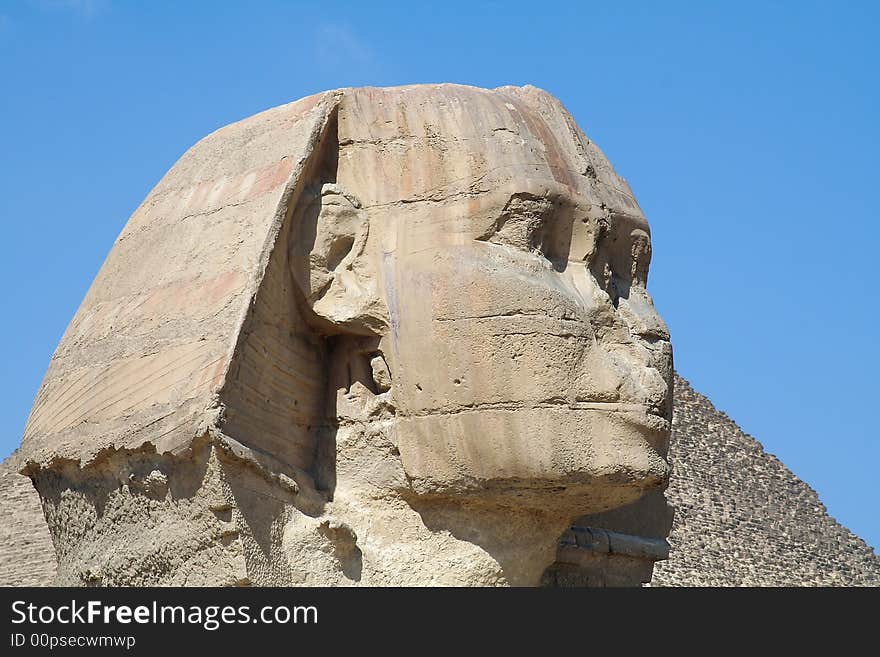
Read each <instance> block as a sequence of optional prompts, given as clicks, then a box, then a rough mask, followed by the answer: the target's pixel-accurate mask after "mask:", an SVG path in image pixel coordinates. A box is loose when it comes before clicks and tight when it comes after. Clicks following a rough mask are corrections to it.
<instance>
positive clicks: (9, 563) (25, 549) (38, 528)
mask: <svg viewBox="0 0 880 657" xmlns="http://www.w3.org/2000/svg"><path fill="white" fill-rule="evenodd" d="M16 456H17V455H16V454H13V455H12V456H10V457H9V458H8V459H6V460H5V461H3V463H0V586H48V585H51V584H52V582H53V581H54V579H55V562H56V560H55V549H54V548H53V547H52V537H51V536H50V535H49V528H48V527H47V526H46V521H45V519H44V518H43V509H42V508H41V507H40V496H39V495H38V494H37V491H36V490H34V486H33V484H32V483H31V481H30V479H28V478H27V477H25V476H24V475H20V474H19V473H18V471H17V468H16V466H17V465H19V462H18V459H17V458H16Z"/></svg>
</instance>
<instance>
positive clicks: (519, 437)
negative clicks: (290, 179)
mask: <svg viewBox="0 0 880 657" xmlns="http://www.w3.org/2000/svg"><path fill="white" fill-rule="evenodd" d="M365 93H366V92H365ZM375 93H380V90H375ZM457 93H458V94H461V92H460V91H459V92H457ZM483 93H484V94H485V93H486V92H483ZM361 100H362V102H360V103H356V104H354V105H355V107H354V108H351V107H350V108H349V109H346V108H345V107H343V109H342V110H340V128H339V130H340V143H341V144H342V145H341V146H340V150H339V170H338V171H339V175H338V178H337V182H338V185H339V187H340V188H342V189H345V190H346V191H347V193H351V194H352V195H353V196H354V197H357V198H358V199H359V202H360V203H361V204H362V206H363V207H362V208H361V211H362V212H364V213H365V215H366V216H367V217H368V219H367V220H368V223H369V239H368V240H366V248H365V250H364V254H363V258H364V259H367V260H369V262H370V264H369V266H368V267H367V269H370V270H372V271H374V272H375V275H374V278H375V285H374V290H375V291H374V294H376V295H378V296H379V297H381V299H382V301H383V305H384V307H385V308H386V309H387V328H386V329H385V330H384V332H383V335H382V337H381V343H380V346H381V351H382V354H383V357H384V359H385V361H386V362H387V364H388V366H389V368H390V375H391V379H392V382H393V385H392V394H393V398H394V406H395V409H396V416H395V421H394V424H393V433H394V436H393V440H394V442H395V443H396V444H397V446H398V449H399V451H400V458H401V460H402V463H403V467H404V470H405V472H406V475H407V480H408V485H409V486H410V487H411V490H412V492H414V493H415V494H417V495H419V496H423V497H425V498H432V497H438V498H449V497H453V498H461V499H467V500H470V501H473V502H478V503H485V504H493V505H502V506H505V505H514V506H519V507H529V508H535V509H547V508H553V509H555V510H564V509H568V508H569V507H570V509H571V510H572V512H576V513H582V512H586V511H587V510H593V509H596V510H601V509H604V508H610V507H613V506H617V505H619V504H625V503H628V502H630V501H633V500H634V499H636V498H638V497H639V496H640V495H641V494H642V493H643V492H644V491H645V490H646V489H649V488H653V487H658V486H662V485H663V484H664V483H665V481H666V478H667V475H668V466H667V464H666V461H665V459H664V457H665V454H666V448H667V443H668V437H669V431H670V420H671V398H670V395H671V390H672V387H671V375H672V362H671V359H672V352H671V347H670V344H669V335H668V333H667V330H666V327H665V326H664V324H663V321H662V320H661V319H660V317H659V316H658V315H657V313H656V312H655V310H654V307H653V303H652V301H651V298H650V296H649V295H648V293H647V291H646V289H645V285H646V282H647V275H648V267H649V264H650V258H651V244H650V230H649V227H648V224H647V221H646V220H645V218H644V217H643V216H642V214H641V212H640V210H638V206H637V205H636V204H635V202H634V201H633V202H632V203H630V204H628V205H625V206H624V207H622V208H621V209H619V210H618V209H614V208H610V207H609V205H608V204H607V203H605V202H603V197H602V190H601V189H600V190H598V191H597V185H599V184H601V181H599V183H597V182H596V180H594V179H593V178H591V177H590V176H589V175H586V174H582V175H575V174H574V173H573V172H575V171H577V170H578V169H580V170H581V171H584V170H585V167H584V165H583V163H582V162H581V163H579V162H575V161H573V160H574V159H575V158H576V157H578V153H577V144H574V145H573V146H570V147H567V146H566V145H565V144H560V143H559V140H558V139H555V138H552V139H551V136H550V135H552V130H551V127H548V126H547V120H546V119H542V118H541V117H540V115H539V113H538V112H535V111H533V110H532V109H531V108H529V107H528V106H527V104H525V103H521V102H519V101H518V99H514V98H510V99H504V98H501V99H500V100H495V101H494V102H487V100H486V98H485V96H480V97H478V98H468V97H464V98H461V97H455V96H453V97H450V98H447V99H442V98H441V99H440V102H441V104H442V102H443V100H445V101H446V102H447V103H448V104H449V105H450V106H452V107H454V108H456V111H457V112H458V114H457V115H456V116H457V118H456V116H453V118H449V117H447V119H446V120H447V121H448V124H446V125H444V124H443V123H442V122H440V124H439V125H438V124H437V121H436V117H437V115H438V114H437V112H436V111H435V110H436V107H434V108H425V106H424V105H421V104H420V101H423V100H424V99H420V98H418V97H415V98H409V99H406V102H405V103H399V104H397V105H395V104H394V103H391V102H389V103H383V102H381V98H380V99H379V100H378V101H377V99H376V98H362V99H361ZM504 100H508V101H509V102H503V101H504ZM510 101H513V102H510ZM430 102H431V103H434V104H436V103H437V98H436V97H435V98H433V99H431V101H430ZM560 111H564V110H560ZM566 116H567V115H566ZM539 121H543V123H542V124H540V125H539V124H538V122H539ZM376 126H379V128H378V130H379V131H380V133H381V131H382V130H385V131H386V132H385V133H382V134H379V135H377V134H375V133H376V130H377V128H376ZM414 135H416V136H414ZM419 135H424V136H423V137H419ZM567 136H569V137H570V138H572V139H577V138H578V136H577V134H576V133H569V135H567ZM596 152H598V151H596ZM596 157H602V156H601V153H599V155H598V156H596ZM609 169H610V167H609ZM612 173H613V172H612ZM615 180H618V181H619V179H617V178H615ZM620 182H621V183H622V181H620ZM622 184H623V185H625V183H622ZM359 287H361V288H362V287H364V286H363V285H360V286H359Z"/></svg>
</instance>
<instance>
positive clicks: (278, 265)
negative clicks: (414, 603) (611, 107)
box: [21, 85, 672, 585]
mask: <svg viewBox="0 0 880 657" xmlns="http://www.w3.org/2000/svg"><path fill="white" fill-rule="evenodd" d="M650 259H651V244H650V230H649V227H648V224H647V221H646V220H645V218H644V216H643V215H642V213H641V211H640V209H639V207H638V204H637V203H636V201H635V199H634V197H633V195H632V192H631V191H630V190H629V187H628V186H627V184H626V182H625V181H623V180H622V179H621V178H620V177H618V176H617V175H616V174H615V172H614V171H613V169H612V167H611V165H610V164H609V163H608V161H607V160H606V159H605V157H604V155H603V154H602V153H601V151H599V149H598V148H596V146H595V145H594V144H593V143H592V142H591V141H590V140H589V139H587V138H586V136H585V135H584V134H583V132H581V131H580V129H579V128H578V127H577V126H576V125H575V124H574V121H573V120H572V118H571V117H570V115H569V114H568V113H567V112H566V111H565V109H564V108H563V107H562V106H561V104H560V103H559V102H558V101H557V100H556V99H554V98H552V97H551V96H549V95H548V94H546V93H545V92H543V91H540V90H538V89H535V88H533V87H522V88H519V87H503V88H499V89H495V90H486V89H477V88H474V87H465V86H461V85H416V86H411V87H398V88H389V89H377V88H361V89H342V90H337V91H332V92H326V93H322V94H317V95H315V96H312V97H309V98H306V99H303V100H301V101H297V102H295V103H291V104H289V105H285V106H283V107H279V108H275V109H273V110H269V111H267V112H264V113H262V114H259V115H256V116H254V117H251V118H249V119H246V120H244V121H241V122H239V123H236V124H233V125H231V126H227V127H226V128H223V129H221V130H219V131H217V132H216V133H214V134H212V135H210V136H208V137H206V138H205V139H203V140H202V141H200V142H199V143H198V144H196V145H195V146H193V147H192V148H191V149H190V150H189V151H187V153H186V154H185V155H184V156H183V157H182V158H181V159H180V161H179V162H178V163H177V164H175V165H174V167H173V168H172V169H171V170H170V171H169V172H168V174H167V175H166V176H165V177H164V178H163V179H162V181H160V182H159V184H158V185H157V186H156V188H155V189H154V190H153V191H152V192H151V193H150V195H149V196H148V197H147V199H146V200H145V201H144V202H143V203H142V204H141V206H140V207H139V208H138V209H137V211H136V212H135V213H134V215H133V216H132V217H131V218H130V220H129V222H128V224H127V225H126V227H125V229H124V230H123V231H122V233H121V235H120V236H119V238H118V239H117V241H116V243H115V245H114V247H113V249H112V251H111V252H110V254H109V256H108V258H107V260H106V261H105V263H104V265H103V267H102V268H101V271H100V272H99V274H98V276H97V277H96V279H95V281H94V282H93V284H92V286H91V288H90V290H89V292H88V294H87V296H86V298H85V300H84V301H83V303H82V305H81V307H80V309H79V310H78V312H77V314H76V316H75V317H74V319H73V321H72V322H71V324H70V326H69V328H68V330H67V332H66V333H65V335H64V337H63V339H62V341H61V343H60V345H59V346H58V349H57V351H56V353H55V355H54V356H53V358H52V362H51V364H50V366H49V370H48V372H47V374H46V377H45V380H44V382H43V385H42V387H41V389H40V391H39V393H38V395H37V398H36V400H35V402H34V406H33V409H32V412H31V415H30V418H29V421H28V424H27V427H26V430H25V436H24V439H23V442H22V447H21V453H22V458H23V459H24V462H25V467H24V469H23V471H24V472H25V473H27V474H28V475H29V476H30V477H31V478H32V480H33V482H34V484H35V486H36V488H37V490H38V491H39V493H40V496H41V498H42V500H43V504H44V509H45V513H46V518H47V520H48V525H49V528H50V531H51V532H52V536H53V539H54V543H55V547H56V551H57V554H58V580H59V582H61V583H64V584H106V585H118V584H136V585H140V584H340V585H382V584H396V585H419V584H458V585H535V584H538V583H540V581H541V578H542V574H543V572H544V570H545V569H546V568H547V566H549V565H550V564H551V563H552V562H553V561H554V558H555V556H556V549H557V544H558V541H559V537H560V535H562V533H563V531H565V530H566V528H567V527H569V525H570V524H571V522H572V520H573V519H575V518H576V517H578V516H581V515H583V514H585V513H598V512H602V511H605V510H607V509H613V508H615V507H618V506H621V505H626V504H628V503H631V502H633V501H635V500H638V499H639V498H640V497H641V496H642V495H643V494H644V493H646V492H648V491H659V490H662V489H663V488H664V487H665V485H666V483H667V478H668V471H669V469H668V464H667V462H666V460H665V455H666V450H667V446H668V438H669V432H670V427H671V413H672V408H671V389H672V351H671V347H670V343H669V335H668V333H667V330H666V327H665V326H664V324H663V322H662V320H661V319H660V318H659V316H658V315H657V314H656V312H655V311H654V308H653V303H652V301H651V298H650V296H649V295H648V293H647V290H646V284H647V276H648V267H649V264H650Z"/></svg>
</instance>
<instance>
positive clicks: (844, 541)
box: [0, 377, 880, 586]
mask: <svg viewBox="0 0 880 657" xmlns="http://www.w3.org/2000/svg"><path fill="white" fill-rule="evenodd" d="M670 454H671V455H672V464H673V472H672V476H671V479H670V484H669V488H668V490H667V494H668V495H669V497H670V498H671V501H672V503H673V504H674V505H675V506H676V507H677V512H676V516H675V522H674V525H673V529H672V534H671V535H670V536H669V539H668V540H669V542H670V544H671V550H670V554H669V560H668V561H660V562H656V563H655V562H654V559H653V558H650V559H638V558H637V557H635V556H632V555H624V558H623V560H622V563H621V561H615V560H611V559H609V556H608V555H609V554H610V541H608V544H607V545H605V544H603V545H601V546H596V545H594V543H596V542H599V541H602V540H603V537H602V536H601V535H598V536H590V537H589V540H590V541H591V545H590V547H591V549H589V550H580V551H579V552H578V553H577V554H576V555H573V556H572V555H568V556H566V555H563V558H564V559H565V558H567V559H568V562H557V563H556V564H555V565H554V567H553V568H552V569H550V571H548V579H550V580H552V581H547V582H546V583H547V584H550V585H556V586H609V585H611V586H613V585H615V584H616V583H618V582H619V581H621V580H622V581H623V582H624V583H629V582H631V581H632V579H633V577H634V576H636V577H637V576H639V575H640V574H644V573H646V572H647V574H648V576H650V566H651V565H653V567H654V578H653V581H652V585H653V586H701V585H704V586H709V585H711V586H715V585H718V586H735V585H744V584H754V585H760V586H773V585H783V586H807V585H812V584H816V585H863V586H877V585H880V557H878V556H876V555H875V554H873V551H872V550H871V548H870V547H868V546H867V545H865V543H864V541H862V540H861V539H859V538H858V537H857V536H855V535H854V534H852V533H851V532H850V531H848V530H847V529H846V528H845V527H843V526H841V525H840V524H839V523H837V522H836V521H835V520H834V519H833V518H831V517H830V516H829V515H827V513H826V511H825V507H824V506H823V505H822V503H821V502H820V501H819V500H818V499H817V498H816V495H815V493H814V492H813V491H812V490H811V489H810V488H809V486H807V484H805V483H804V482H802V481H800V480H799V479H797V478H796V477H795V476H794V475H793V474H792V473H791V472H790V471H788V469H787V468H786V467H785V466H784V465H783V464H781V463H779V461H777V460H776V459H775V458H774V457H773V456H772V455H770V454H767V453H766V452H764V450H763V449H762V448H761V445H760V443H758V442H757V441H756V440H754V439H753V438H751V437H749V436H747V435H745V434H743V433H742V432H741V431H740V430H739V428H738V427H737V426H736V424H735V423H734V422H733V421H732V420H730V419H729V418H728V417H726V416H725V415H724V414H723V413H721V412H719V411H717V410H716V409H715V408H714V406H713V405H712V403H711V402H710V401H709V400H708V399H706V398H705V397H703V396H702V395H700V394H699V393H697V392H695V391H694V390H692V389H691V388H690V386H689V385H688V383H687V381H685V380H684V379H682V378H680V377H676V385H675V414H674V420H673V434H672V441H671V444H670ZM743 455H744V456H743ZM738 458H739V459H740V461H737V459H738ZM742 458H747V459H748V464H747V465H746V467H741V466H742V465H743V463H742ZM731 461H733V462H739V463H740V467H730V465H729V464H730V463H731ZM11 463H12V459H11V458H10V459H8V460H7V461H6V462H4V464H3V466H2V467H0V469H5V470H6V473H5V474H4V475H0V532H2V535H3V537H4V538H3V542H2V544H0V546H2V549H3V550H4V552H3V554H2V557H3V558H2V561H0V585H5V586H15V585H26V584H29V585H42V584H50V583H52V580H53V578H54V575H55V553H54V551H53V549H52V544H51V540H50V538H49V532H48V528H47V527H46V523H45V520H44V518H43V514H42V510H41V509H40V501H39V496H38V494H37V492H36V490H34V488H33V486H32V485H31V484H30V482H29V481H28V479H27V478H26V477H24V476H21V475H17V474H12V473H10V468H11ZM755 486H757V490H758V491H761V492H760V494H757V495H755V494H753V493H752V492H751V491H752V490H753V487H755ZM620 516H621V518H619V519H620V520H621V522H622V525H621V526H619V527H618V529H620V531H621V532H624V533H628V532H629V533H631V532H632V531H633V529H632V527H635V526H638V525H640V524H641V522H643V521H644V520H643V519H642V520H641V521H640V520H639V519H638V518H626V517H623V516H624V514H620ZM602 524H605V525H606V526H609V529H611V530H612V531H613V528H612V527H610V525H611V523H609V522H607V521H606V522H604V523H602ZM583 534H584V532H570V533H568V532H567V535H566V537H565V538H564V541H563V543H562V544H561V545H560V550H562V549H563V548H566V547H567V548H569V550H570V549H571V546H572V539H573V542H574V544H575V545H578V543H580V544H582V545H584V544H586V539H587V537H586V536H584V535H583ZM578 539H580V541H578ZM654 547H655V548H656V544H655V546H654ZM571 561H576V562H577V563H576V564H572V563H569V562H571ZM609 561H610V562H611V563H609ZM23 575H25V576H26V577H23Z"/></svg>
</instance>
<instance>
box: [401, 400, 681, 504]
mask: <svg viewBox="0 0 880 657" xmlns="http://www.w3.org/2000/svg"><path fill="white" fill-rule="evenodd" d="M655 419H656V420H657V421H656V422H655V421H653V420H651V419H649V416H646V415H645V414H634V415H627V414H621V413H617V412H613V413H612V412H606V411H601V410H585V409H572V408H533V409H520V410H515V411H510V410H503V409H481V410H474V411H468V412H461V413H457V414H455V415H454V416H448V415H434V416H423V417H415V418H402V419H400V420H399V421H398V427H397V444H398V448H399V451H400V458H401V461H402V464H403V469H404V471H405V472H406V478H407V487H408V489H409V490H410V491H411V494H412V495H414V496H416V497H419V498H422V499H423V500H433V501H434V502H437V501H439V500H441V499H448V500H456V501H460V502H462V503H467V504H470V505H478V506H482V507H499V508H507V509H509V510H512V509H523V510H527V511H529V512H531V513H539V514H547V515H553V516H559V517H566V518H569V519H573V518H575V517H577V516H579V515H584V514H588V513H598V512H601V511H604V510H606V509H609V508H613V507H615V506H621V505H624V504H629V503H630V502H633V501H635V500H636V499H638V498H639V497H640V496H641V495H642V494H643V493H645V492H646V491H648V490H653V489H657V488H662V487H664V486H665V485H666V483H667V481H668V477H669V465H668V463H667V462H666V460H665V458H664V457H663V452H662V451H661V450H662V449H663V448H665V445H666V443H667V441H668V428H667V424H668V423H666V422H665V421H664V420H662V419H661V418H655Z"/></svg>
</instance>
